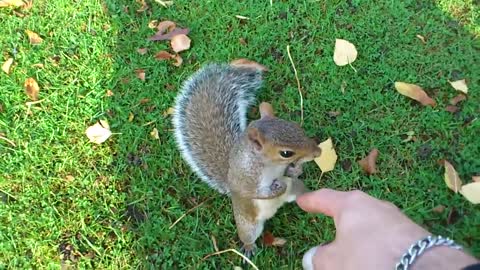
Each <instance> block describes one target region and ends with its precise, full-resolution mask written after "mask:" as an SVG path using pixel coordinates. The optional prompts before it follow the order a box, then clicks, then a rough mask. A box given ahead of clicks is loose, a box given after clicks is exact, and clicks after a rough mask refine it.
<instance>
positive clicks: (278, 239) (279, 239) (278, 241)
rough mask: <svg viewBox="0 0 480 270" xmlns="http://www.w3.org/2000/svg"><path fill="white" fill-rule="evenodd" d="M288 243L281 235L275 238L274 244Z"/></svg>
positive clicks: (280, 245) (282, 244)
mask: <svg viewBox="0 0 480 270" xmlns="http://www.w3.org/2000/svg"><path fill="white" fill-rule="evenodd" d="M286 243H287V240H286V239H284V238H281V237H275V239H274V240H273V243H272V246H275V247H283V246H284V245H285V244H286Z"/></svg>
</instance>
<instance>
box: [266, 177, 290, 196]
mask: <svg viewBox="0 0 480 270" xmlns="http://www.w3.org/2000/svg"><path fill="white" fill-rule="evenodd" d="M270 190H271V192H272V195H273V196H278V195H281V194H283V193H285V191H287V183H285V182H283V181H280V180H278V179H274V180H273V182H272V185H271V186H270Z"/></svg>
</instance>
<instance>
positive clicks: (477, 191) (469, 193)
mask: <svg viewBox="0 0 480 270" xmlns="http://www.w3.org/2000/svg"><path fill="white" fill-rule="evenodd" d="M460 193H461V194H462V195H463V197H465V198H466V199H467V200H468V201H469V202H471V203H473V204H479V203H480V182H473V183H470V184H466V185H463V186H462V188H461V189H460Z"/></svg>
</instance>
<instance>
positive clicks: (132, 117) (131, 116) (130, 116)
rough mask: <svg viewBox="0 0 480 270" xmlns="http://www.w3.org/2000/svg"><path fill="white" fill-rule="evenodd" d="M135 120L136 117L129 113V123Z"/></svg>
mask: <svg viewBox="0 0 480 270" xmlns="http://www.w3.org/2000/svg"><path fill="white" fill-rule="evenodd" d="M134 118H135V115H134V114H133V113H132V112H129V113H128V122H132V121H133V119H134Z"/></svg>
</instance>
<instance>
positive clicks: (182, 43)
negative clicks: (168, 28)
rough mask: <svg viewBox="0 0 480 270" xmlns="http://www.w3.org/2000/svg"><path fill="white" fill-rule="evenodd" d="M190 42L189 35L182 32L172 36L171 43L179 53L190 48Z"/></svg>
mask: <svg viewBox="0 0 480 270" xmlns="http://www.w3.org/2000/svg"><path fill="white" fill-rule="evenodd" d="M190 42H191V41H190V38H188V37H187V35H184V34H180V35H176V36H174V37H173V38H172V40H171V41H170V45H171V46H172V49H173V51H174V52H176V53H178V52H181V51H185V50H188V49H189V48H190Z"/></svg>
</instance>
